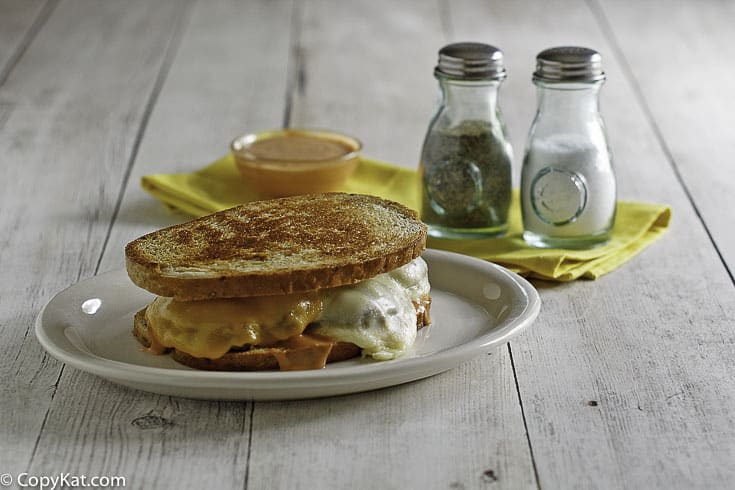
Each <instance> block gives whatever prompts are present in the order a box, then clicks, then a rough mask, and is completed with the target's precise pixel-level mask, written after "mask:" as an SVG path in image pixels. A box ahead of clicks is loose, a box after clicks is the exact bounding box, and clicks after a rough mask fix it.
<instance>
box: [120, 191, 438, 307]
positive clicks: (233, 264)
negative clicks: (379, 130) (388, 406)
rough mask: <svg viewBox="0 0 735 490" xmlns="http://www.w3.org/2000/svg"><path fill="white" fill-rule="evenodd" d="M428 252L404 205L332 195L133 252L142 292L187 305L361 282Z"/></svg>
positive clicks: (279, 205) (194, 229)
mask: <svg viewBox="0 0 735 490" xmlns="http://www.w3.org/2000/svg"><path fill="white" fill-rule="evenodd" d="M425 247H426V225H424V224H423V223H422V222H421V221H419V220H418V218H417V216H416V213H414V212H413V211H412V210H410V209H408V208H406V207H404V206H402V205H401V204H398V203H395V202H392V201H387V200H385V199H381V198H378V197H374V196H365V195H361V194H343V193H329V194H319V195H311V196H294V197H287V198H282V199H273V200H268V201H258V202H253V203H249V204H244V205H242V206H237V207H234V208H231V209H227V210H225V211H221V212H219V213H214V214H211V215H209V216H205V217H203V218H200V219H197V220H194V221H191V222H188V223H183V224H180V225H176V226H172V227H169V228H164V229H162V230H158V231H155V232H153V233H150V234H148V235H145V236H142V237H140V238H138V239H136V240H134V241H132V242H130V243H128V245H127V246H126V247H125V256H126V265H127V270H128V275H129V276H130V278H131V280H132V281H133V282H134V283H135V284H137V285H138V286H140V287H142V288H144V289H147V290H148V291H151V292H153V293H155V294H157V295H159V296H167V297H173V298H175V299H177V300H180V301H192V300H202V299H209V298H234V297H247V296H264V295H273V294H285V293H295V292H305V291H312V290H315V289H320V288H327V287H336V286H342V285H347V284H354V283H356V282H359V281H363V280H365V279H369V278H371V277H374V276H376V275H378V274H382V273H384V272H389V271H391V270H393V269H396V268H398V267H400V266H402V265H404V264H407V263H408V262H410V261H412V260H413V259H415V258H416V257H418V256H419V255H420V254H421V253H422V252H423V250H424V249H425Z"/></svg>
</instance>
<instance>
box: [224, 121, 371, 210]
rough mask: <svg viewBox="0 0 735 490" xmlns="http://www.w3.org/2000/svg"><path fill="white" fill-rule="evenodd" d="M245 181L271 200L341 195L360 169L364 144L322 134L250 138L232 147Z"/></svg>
mask: <svg viewBox="0 0 735 490" xmlns="http://www.w3.org/2000/svg"><path fill="white" fill-rule="evenodd" d="M230 148H231V149H232V154H233V155H234V157H235V163H236V165H237V168H238V169H239V171H240V174H241V175H242V178H243V180H244V181H245V182H247V183H248V184H249V185H250V186H251V187H252V188H253V189H254V190H255V191H256V192H258V193H260V194H262V195H264V196H267V197H283V196H295V195H298V194H318V193H321V192H329V191H334V190H338V189H339V188H340V186H341V185H342V184H344V182H345V181H346V180H347V178H348V177H349V176H350V175H351V174H352V173H353V172H354V171H355V169H356V168H357V163H358V159H359V151H360V150H361V149H362V143H360V141H358V140H357V139H355V138H352V137H350V136H347V135H344V134H340V133H335V132H332V131H324V130H306V129H282V130H274V131H263V132H259V133H251V134H246V135H243V136H240V137H238V138H235V140H234V141H233V142H232V144H231V145H230Z"/></svg>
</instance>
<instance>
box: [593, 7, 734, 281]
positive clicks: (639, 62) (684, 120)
mask: <svg viewBox="0 0 735 490" xmlns="http://www.w3.org/2000/svg"><path fill="white" fill-rule="evenodd" d="M593 5H595V6H597V7H596V8H597V10H598V12H599V15H600V16H601V17H602V18H604V19H605V22H607V23H609V24H610V26H611V27H612V29H613V33H614V35H615V40H616V42H617V43H618V45H619V48H620V49H621V50H622V53H623V57H624V59H625V62H626V63H628V65H629V66H630V69H631V70H632V72H633V83H634V84H635V85H636V88H637V89H638V90H639V91H640V93H641V95H642V97H644V99H645V103H646V106H647V109H648V110H649V111H650V116H651V117H653V119H654V121H655V125H656V130H657V131H659V132H660V135H661V136H662V137H663V139H664V141H665V145H666V150H667V152H668V153H669V154H670V158H672V159H673V161H674V162H675V166H676V168H677V169H678V170H679V172H680V173H681V176H682V178H683V179H684V182H685V185H686V187H687V189H688V190H689V192H690V193H691V195H692V198H693V199H694V201H695V203H696V206H697V208H698V210H699V212H700V213H701V215H702V217H703V219H704V222H705V223H706V225H707V227H708V229H709V231H710V233H711V234H712V237H713V239H714V240H715V242H716V243H717V246H718V248H719V250H720V252H721V253H722V255H723V258H724V260H725V261H726V262H727V264H728V265H729V268H730V271H731V272H735V231H733V214H732V208H733V196H734V195H735V194H734V193H733V189H734V188H735V184H734V183H735V166H734V165H733V162H732V155H733V153H735V139H734V138H733V131H732V128H733V127H735V92H733V90H732V80H733V77H735V68H733V63H732V60H733V59H735V30H733V24H734V23H735V4H733V3H732V2H687V1H685V0H677V1H673V2H669V1H658V0H657V1H652V2H644V3H643V4H641V5H638V3H637V2H631V1H625V2H598V1H595V2H593ZM598 5H599V6H598ZM634 5H635V7H634ZM653 19H660V20H661V21H659V22H654V21H652V20H653Z"/></svg>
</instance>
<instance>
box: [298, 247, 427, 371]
mask: <svg viewBox="0 0 735 490" xmlns="http://www.w3.org/2000/svg"><path fill="white" fill-rule="evenodd" d="M427 270H428V268H427V266H426V262H424V261H423V259H421V258H420V257H419V258H417V259H415V260H413V261H412V262H409V263H408V264H406V265H404V266H403V267H399V268H398V269H395V270H393V271H391V272H388V273H386V274H380V275H378V276H376V277H373V278H372V279H368V280H366V281H363V282H360V283H357V284H354V285H351V286H342V287H339V288H335V289H334V290H332V292H331V294H330V295H329V297H328V298H327V299H325V305H324V311H323V312H322V315H321V317H320V318H319V320H318V321H317V322H316V323H315V324H313V325H312V326H311V327H310V331H312V332H314V333H317V334H319V335H324V336H326V337H329V338H332V339H335V340H340V341H344V342H352V343H353V344H355V345H357V346H359V347H360V348H361V349H362V354H363V356H371V357H373V358H374V359H376V360H380V361H384V360H388V359H394V358H396V357H398V356H401V355H403V354H405V353H406V351H407V350H408V349H410V348H411V346H413V344H414V341H415V340H416V307H415V306H414V303H415V304H420V303H421V297H422V296H425V295H428V294H429V279H428V276H427Z"/></svg>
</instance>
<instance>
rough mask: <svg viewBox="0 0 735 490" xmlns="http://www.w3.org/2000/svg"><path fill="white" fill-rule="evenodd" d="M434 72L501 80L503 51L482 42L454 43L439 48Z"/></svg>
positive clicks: (449, 75)
mask: <svg viewBox="0 0 735 490" xmlns="http://www.w3.org/2000/svg"><path fill="white" fill-rule="evenodd" d="M434 74H435V75H436V76H438V77H443V78H455V79H461V80H503V79H504V78H505V77H506V73H505V66H504V65H503V52H502V51H500V50H499V49H498V48H496V47H495V46H490V45H489V44H483V43H454V44H448V45H446V46H444V47H443V48H441V49H440V50H439V63H438V64H437V66H436V68H435V69H434Z"/></svg>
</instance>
